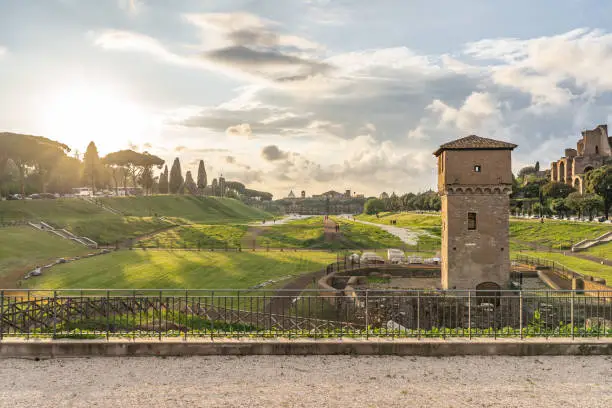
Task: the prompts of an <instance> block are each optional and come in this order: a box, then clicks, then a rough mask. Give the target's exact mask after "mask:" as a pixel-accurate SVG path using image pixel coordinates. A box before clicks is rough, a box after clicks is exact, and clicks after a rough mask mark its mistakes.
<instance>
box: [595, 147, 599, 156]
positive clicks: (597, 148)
mask: <svg viewBox="0 0 612 408" xmlns="http://www.w3.org/2000/svg"><path fill="white" fill-rule="evenodd" d="M595 154H599V146H597V145H595Z"/></svg>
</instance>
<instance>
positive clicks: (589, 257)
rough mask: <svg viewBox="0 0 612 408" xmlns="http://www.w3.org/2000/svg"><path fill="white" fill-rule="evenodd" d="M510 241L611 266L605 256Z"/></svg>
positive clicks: (611, 261)
mask: <svg viewBox="0 0 612 408" xmlns="http://www.w3.org/2000/svg"><path fill="white" fill-rule="evenodd" d="M511 241H513V242H515V243H517V244H519V245H525V246H528V247H529V248H531V249H532V250H534V251H540V252H554V253H557V254H563V255H565V256H571V257H574V258H580V259H586V260H587V261H592V262H597V263H598V264H603V265H608V266H612V260H609V259H605V258H600V257H598V256H593V255H587V254H584V253H580V252H572V251H571V250H566V251H563V250H560V249H552V248H547V247H545V248H542V247H540V246H538V244H534V243H532V242H525V241H519V240H518V239H511Z"/></svg>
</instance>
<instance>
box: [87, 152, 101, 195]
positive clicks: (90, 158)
mask: <svg viewBox="0 0 612 408" xmlns="http://www.w3.org/2000/svg"><path fill="white" fill-rule="evenodd" d="M100 176H101V168H100V156H98V148H97V147H96V144H95V143H94V142H89V144H88V145H87V150H86V151H85V155H84V156H83V179H84V180H85V183H86V184H87V186H89V187H91V191H92V193H95V192H96V184H97V183H99V178H100Z"/></svg>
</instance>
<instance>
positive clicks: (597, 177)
mask: <svg viewBox="0 0 612 408" xmlns="http://www.w3.org/2000/svg"><path fill="white" fill-rule="evenodd" d="M585 181H586V182H585V187H586V191H587V192H588V193H594V194H598V195H599V196H601V197H602V198H603V202H602V206H603V210H604V215H605V217H606V218H608V216H609V211H610V205H611V204H612V166H610V165H607V166H602V167H600V168H598V169H595V170H593V171H590V172H588V173H587V174H586V180H585Z"/></svg>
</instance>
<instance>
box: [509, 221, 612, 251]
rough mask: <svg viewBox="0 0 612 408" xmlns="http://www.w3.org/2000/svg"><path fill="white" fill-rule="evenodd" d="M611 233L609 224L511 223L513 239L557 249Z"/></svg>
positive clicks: (567, 247) (562, 222) (511, 236)
mask: <svg viewBox="0 0 612 408" xmlns="http://www.w3.org/2000/svg"><path fill="white" fill-rule="evenodd" d="M609 231H612V226H611V225H609V224H591V223H580V222H566V221H546V222H544V223H540V222H539V221H537V220H520V221H519V220H512V221H511V222H510V238H511V239H514V240H518V241H523V242H528V243H531V244H537V245H542V246H547V247H551V248H556V249H569V248H571V246H572V244H575V243H577V242H578V241H582V240H583V239H591V238H597V237H598V236H600V235H602V234H605V233H606V232H609Z"/></svg>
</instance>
